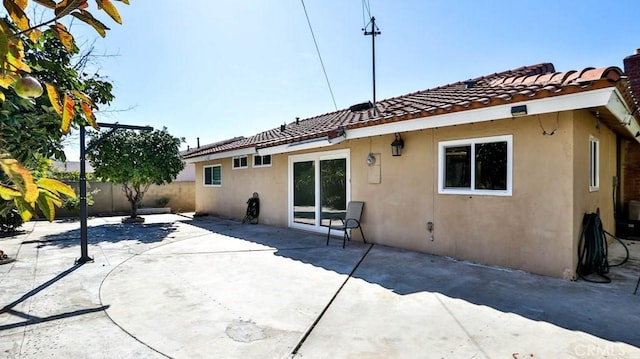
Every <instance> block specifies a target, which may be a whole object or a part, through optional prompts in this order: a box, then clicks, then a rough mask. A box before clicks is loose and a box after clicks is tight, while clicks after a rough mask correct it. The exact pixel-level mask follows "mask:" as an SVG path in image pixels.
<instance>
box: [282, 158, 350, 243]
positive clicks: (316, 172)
mask: <svg viewBox="0 0 640 359" xmlns="http://www.w3.org/2000/svg"><path fill="white" fill-rule="evenodd" d="M349 183H350V174H349V151H348V150H339V151H329V152H322V153H313V154H305V155H295V156H290V157H289V225H290V226H291V227H295V228H301V229H305V230H314V231H326V228H323V227H326V226H328V225H329V220H330V218H332V217H336V216H339V217H344V214H345V212H346V208H347V202H348V200H349V198H350V188H349V187H350V186H349Z"/></svg>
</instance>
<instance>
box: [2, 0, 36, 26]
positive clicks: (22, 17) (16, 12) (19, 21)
mask: <svg viewBox="0 0 640 359" xmlns="http://www.w3.org/2000/svg"><path fill="white" fill-rule="evenodd" d="M2 4H3V5H4V8H5V9H6V10H7V12H8V13H9V16H10V17H11V20H13V22H14V23H15V24H16V26H17V27H18V29H20V30H22V31H24V30H27V29H29V28H30V27H31V25H30V24H29V18H28V17H27V15H26V14H25V13H24V8H21V7H20V5H18V2H16V1H12V0H2Z"/></svg>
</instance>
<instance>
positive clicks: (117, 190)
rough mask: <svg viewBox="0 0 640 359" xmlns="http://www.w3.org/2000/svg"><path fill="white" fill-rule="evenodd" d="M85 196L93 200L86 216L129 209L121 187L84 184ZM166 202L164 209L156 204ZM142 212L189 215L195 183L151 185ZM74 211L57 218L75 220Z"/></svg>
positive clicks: (106, 184)
mask: <svg viewBox="0 0 640 359" xmlns="http://www.w3.org/2000/svg"><path fill="white" fill-rule="evenodd" d="M68 184H69V185H70V186H71V187H73V188H74V189H75V191H76V193H79V192H80V191H79V189H78V188H79V185H78V183H68ZM87 193H89V194H90V197H91V198H92V200H93V205H91V206H89V215H90V216H96V215H109V214H126V213H129V212H130V211H131V205H130V204H129V201H127V197H126V196H125V194H124V191H123V190H122V185H120V184H113V183H105V182H94V181H89V182H87ZM162 200H168V203H167V204H166V205H159V204H158V202H161V201H162ZM140 207H141V208H156V207H170V208H171V212H174V213H176V212H192V211H194V210H195V182H194V181H174V182H171V183H169V184H165V185H162V186H157V185H151V187H149V190H148V191H147V192H146V193H145V195H144V198H143V200H142V203H141V206H140ZM77 215H78V213H77V211H68V210H65V209H63V208H60V209H58V210H57V211H56V216H57V217H74V216H77Z"/></svg>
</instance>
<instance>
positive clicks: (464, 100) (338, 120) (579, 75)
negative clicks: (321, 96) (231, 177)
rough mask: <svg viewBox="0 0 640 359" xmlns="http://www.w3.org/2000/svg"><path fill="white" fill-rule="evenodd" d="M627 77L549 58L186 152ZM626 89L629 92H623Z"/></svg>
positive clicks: (304, 136)
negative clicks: (560, 65)
mask: <svg viewBox="0 0 640 359" xmlns="http://www.w3.org/2000/svg"><path fill="white" fill-rule="evenodd" d="M622 79H624V76H623V73H622V70H620V69H619V68H617V67H606V68H598V69H596V68H591V67H589V68H585V69H583V70H581V71H567V72H555V68H554V66H553V64H551V63H541V64H537V65H532V66H523V67H519V68H517V69H513V70H508V71H504V72H500V73H495V74H491V75H487V76H482V77H478V78H475V79H470V80H466V81H459V82H456V83H452V84H449V85H445V86H440V87H436V88H433V89H430V90H424V91H418V92H414V93H410V94H407V95H403V96H399V97H393V98H389V99H385V100H381V101H378V102H377V103H376V109H377V111H378V116H374V113H373V109H369V110H365V111H359V112H352V111H350V110H349V109H343V110H340V111H336V112H331V113H326V114H323V115H319V116H315V117H311V118H307V119H304V120H300V121H299V122H298V123H296V122H295V121H294V122H292V123H289V124H287V125H283V128H280V127H278V128H275V129H272V130H269V131H265V132H262V133H259V134H257V135H254V136H251V137H246V138H245V137H236V138H233V139H230V140H226V141H221V142H217V143H214V144H210V145H206V146H202V147H200V148H198V149H192V150H190V151H187V152H185V153H183V156H184V157H185V158H192V157H197V156H202V155H208V154H212V153H219V152H226V151H231V150H239V149H243V148H253V147H255V148H258V149H261V148H267V147H272V146H277V145H283V144H288V143H294V142H300V141H304V140H308V139H313V138H320V137H324V136H328V137H329V138H333V137H336V136H337V135H338V134H337V131H338V130H339V129H346V130H348V129H353V128H360V127H368V126H375V125H379V124H383V123H390V122H398V121H404V120H410V119H415V118H422V117H428V116H435V115H441V114H446V113H451V112H457V111H465V110H472V109H477V108H481V107H489V106H496V105H503V104H507V103H515V102H521V101H526V100H532V99H539V98H545V97H551V96H559V95H565V94H571V93H577V92H583V91H589V90H595V89H600V88H604V87H612V86H616V85H617V84H618V83H619V82H620V81H621V80H622ZM625 93H626V91H625Z"/></svg>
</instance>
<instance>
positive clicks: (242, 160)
mask: <svg viewBox="0 0 640 359" xmlns="http://www.w3.org/2000/svg"><path fill="white" fill-rule="evenodd" d="M248 166H249V165H248V164H247V156H236V157H234V158H233V167H232V168H233V169H234V170H235V169H238V168H247V167H248Z"/></svg>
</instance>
